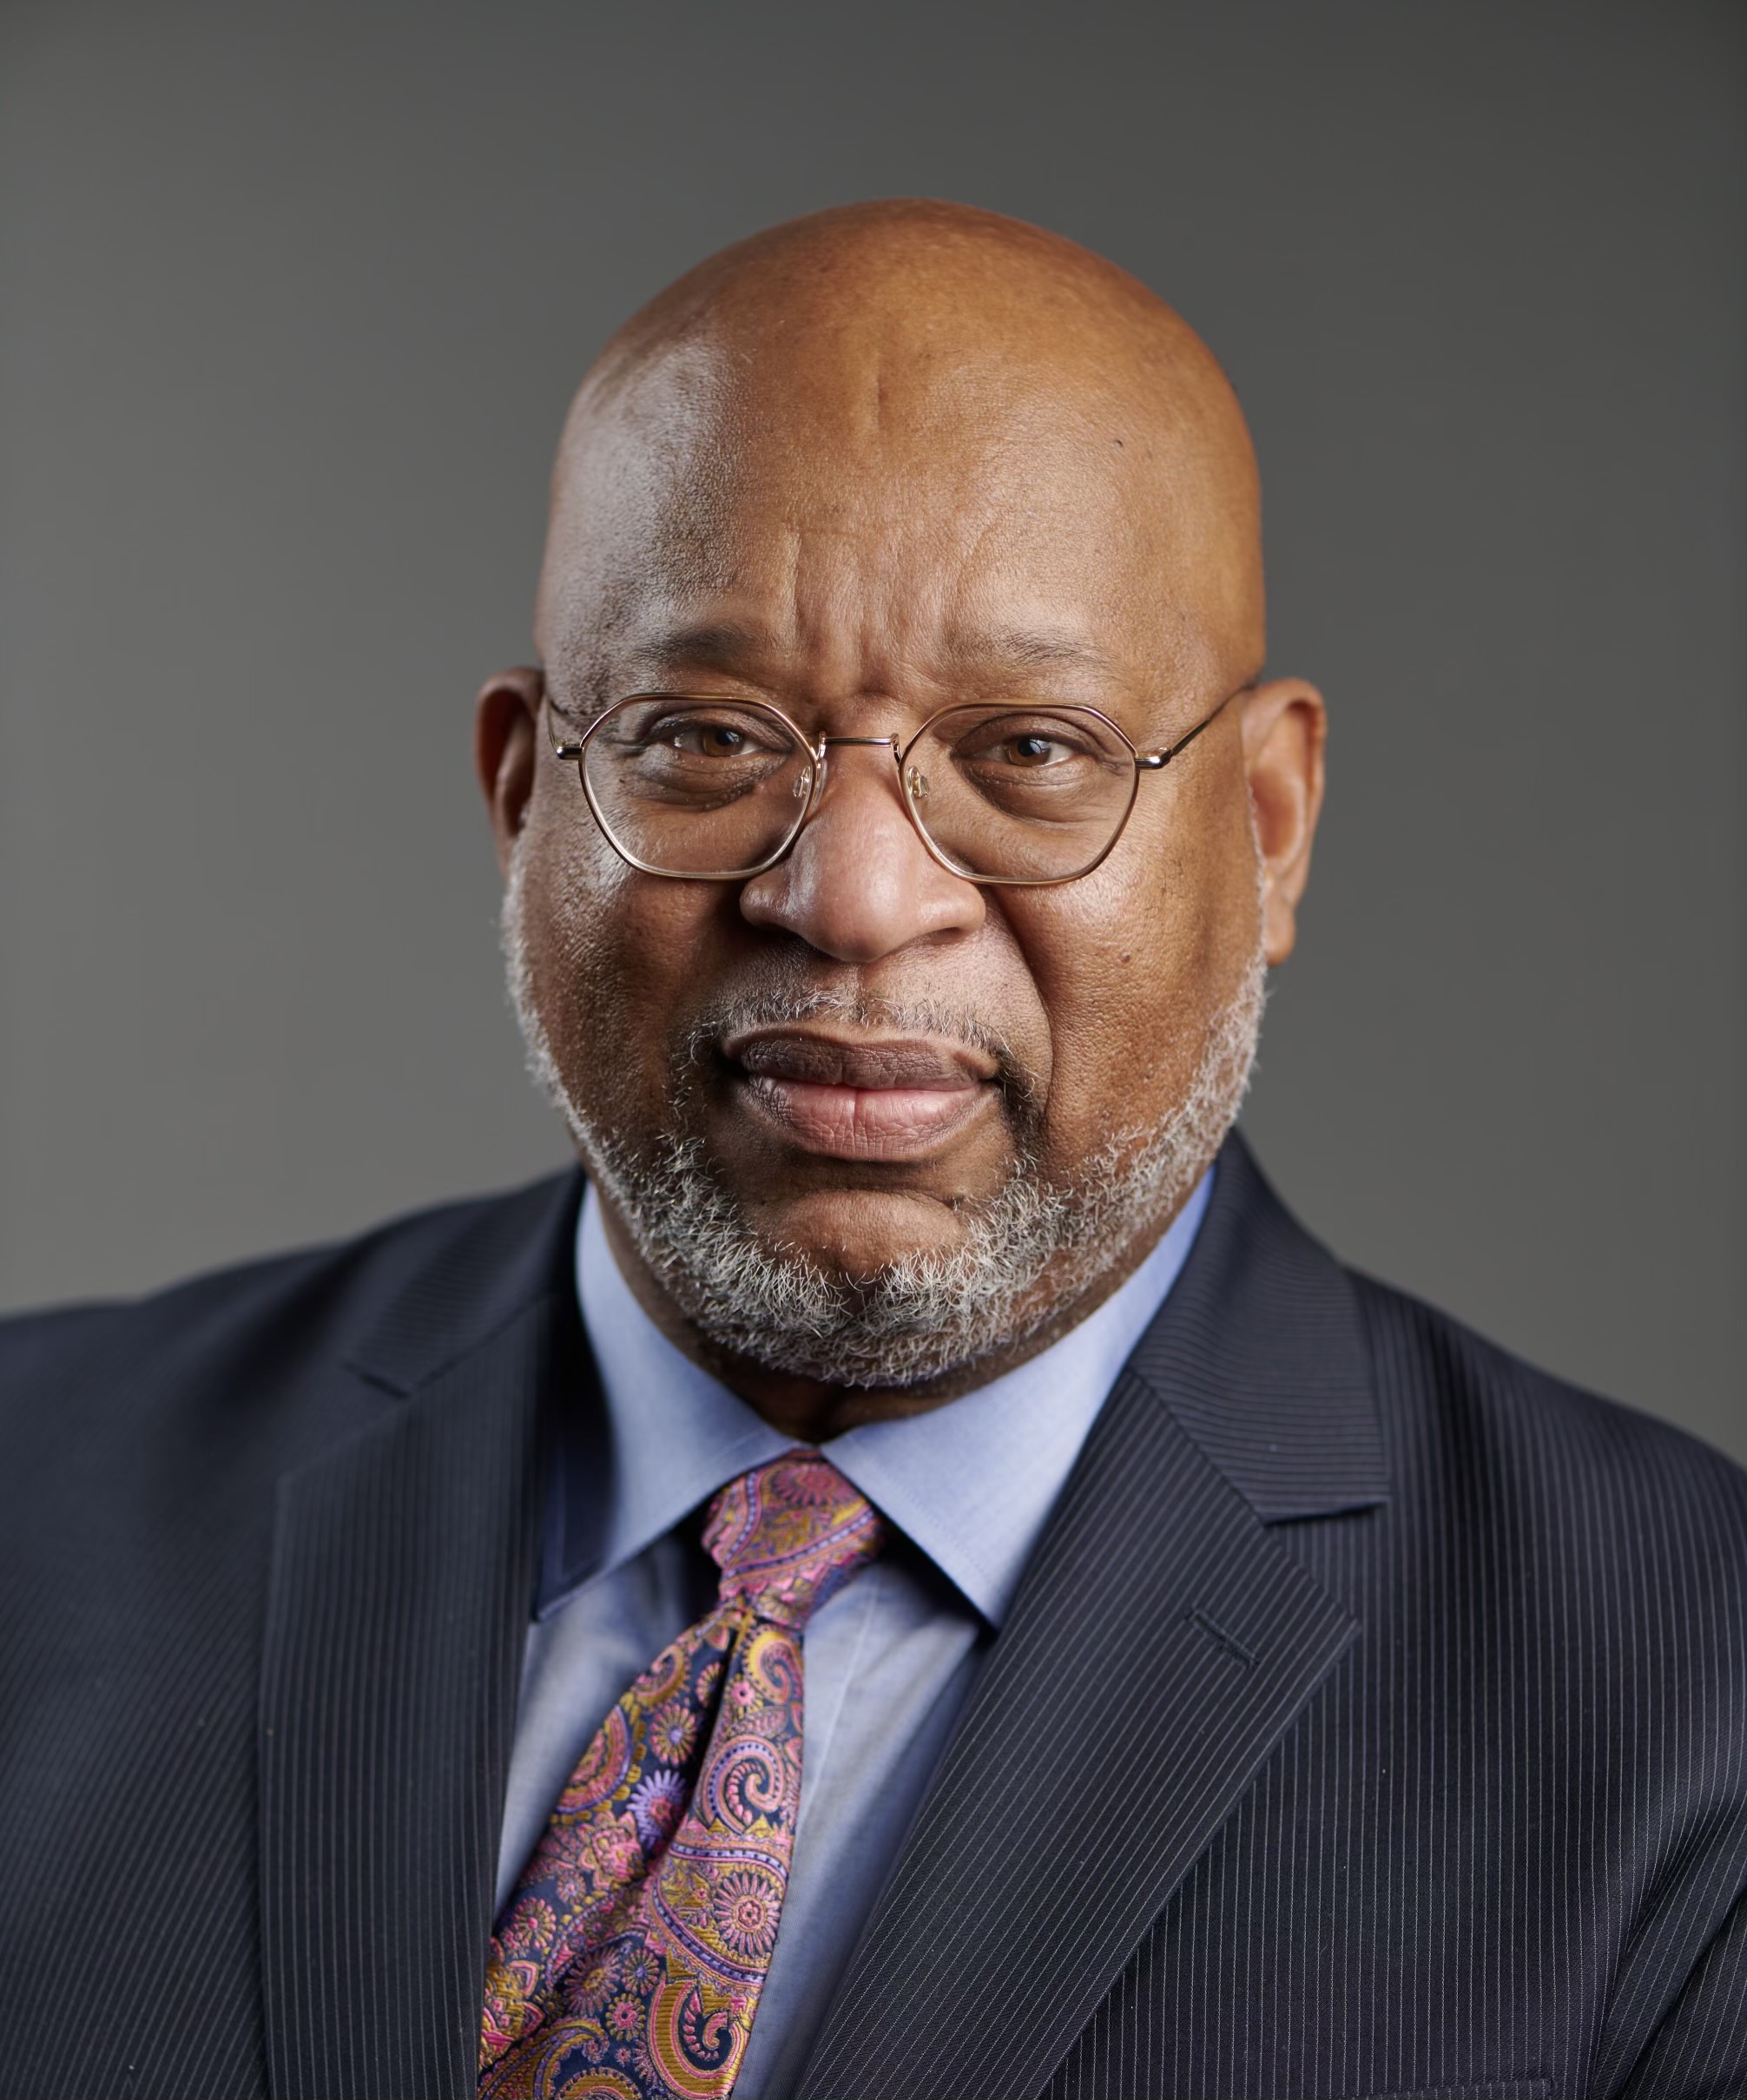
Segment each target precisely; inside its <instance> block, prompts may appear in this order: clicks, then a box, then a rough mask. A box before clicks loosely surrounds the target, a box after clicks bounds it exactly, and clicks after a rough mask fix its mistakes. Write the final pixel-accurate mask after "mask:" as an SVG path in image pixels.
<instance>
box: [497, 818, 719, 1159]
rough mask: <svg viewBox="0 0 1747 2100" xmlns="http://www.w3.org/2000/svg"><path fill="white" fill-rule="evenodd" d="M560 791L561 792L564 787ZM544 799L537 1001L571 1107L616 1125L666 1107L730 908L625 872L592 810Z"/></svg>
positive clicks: (535, 889) (536, 868)
mask: <svg viewBox="0 0 1747 2100" xmlns="http://www.w3.org/2000/svg"><path fill="white" fill-rule="evenodd" d="M561 786H562V784H561ZM579 819H580V820H578V813H577V812H574V811H571V810H570V809H569V808H568V807H567V806H565V801H564V797H563V795H562V793H557V794H551V795H548V796H545V797H541V798H537V800H536V804H535V806H534V807H533V809H532V810H531V814H530V820H529V825H528V829H527V832H526V834H525V839H524V845H523V846H522V849H521V850H522V852H523V853H525V854H526V855H527V856H528V861H527V867H526V873H525V875H524V892H523V897H524V904H523V914H524V929H525V933H526V938H527V944H528V951H529V960H530V963H531V968H532V972H533V980H534V997H535V1001H536V1004H537V1007H538V1010H539V1013H540V1017H541V1020H542V1021H543V1022H544V1025H545V1029H546V1033H547V1036H548V1037H549V1039H550V1043H551V1046H552V1052H553V1055H554V1057H556V1058H557V1064H558V1070H559V1071H560V1072H561V1074H562V1075H563V1076H564V1084H565V1087H566V1089H567V1090H568V1091H569V1092H570V1096H571V1098H572V1099H573V1100H575V1101H576V1102H577V1104H578V1105H579V1106H580V1107H581V1108H583V1109H584V1110H585V1111H587V1112H588V1113H589V1114H590V1115H591V1116H594V1117H595V1118H597V1120H600V1121H603V1122H606V1123H607V1124H608V1125H609V1126H610V1127H621V1128H622V1127H623V1126H624V1125H625V1124H627V1123H628V1122H647V1120H648V1116H649V1114H650V1113H652V1112H656V1111H658V1109H659V1107H660V1104H662V1103H664V1102H665V1100H666V1097H667V1093H668V1089H669V1073H670V1069H671V1062H672V1057H673V1051H674V1048H675V1046H676V1043H678V1042H679V1041H680V1040H681V1038H682V1036H683V1033H684V1027H685V1017H686V1013H687V1010H688V1008H689V1006H691V1005H693V1004H695V1000H696V985H697V983H698V971H699V958H700V956H701V954H702V953H705V952H708V951H709V950H710V949H711V948H712V946H715V945H717V944H718V942H719V933H718V927H719V925H720V920H721V915H722V900H721V899H720V897H719V896H718V894H717V892H715V889H714V888H713V887H712V886H711V885H709V884H706V883H682V882H663V881H660V880H657V879H655V878H653V877H650V876H647V875H639V874H638V873H637V872H636V870H635V869H633V868H630V867H628V866H626V865H625V864H624V862H623V861H622V860H621V859H619V858H618V856H617V854H616V853H614V852H613V851H612V849H611V847H610V846H608V845H607V843H606V841H605V840H604V839H603V838H602V837H601V836H600V833H598V831H597V830H596V828H595V826H594V825H593V824H592V822H590V820H589V816H588V812H587V810H586V809H585V808H584V809H583V810H582V811H581V812H580V813H579Z"/></svg>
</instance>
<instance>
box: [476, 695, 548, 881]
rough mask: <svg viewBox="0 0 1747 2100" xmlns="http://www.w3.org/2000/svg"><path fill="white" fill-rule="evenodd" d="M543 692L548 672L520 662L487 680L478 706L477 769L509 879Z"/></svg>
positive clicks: (525, 805) (530, 776) (528, 790)
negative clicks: (512, 668) (511, 668)
mask: <svg viewBox="0 0 1747 2100" xmlns="http://www.w3.org/2000/svg"><path fill="white" fill-rule="evenodd" d="M545 690H546V681H545V678H544V675H543V674H542V673H541V672H539V671H538V670H537V669H535V668H532V667H531V666H530V665H527V664H521V665H518V667H517V668H515V669H514V670H512V671H499V672H498V675H497V676H496V677H495V678H488V679H487V680H486V681H485V684H484V685H483V686H482V687H481V688H480V689H479V698H478V701H477V703H476V706H475V713H474V719H473V767H474V770H475V771H476V772H477V773H478V776H479V786H480V787H481V788H482V789H483V791H484V793H485V807H486V809H487V810H488V811H489V812H490V814H491V836H492V838H493V839H494V840H495V841H496V843H497V847H498V867H499V869H500V870H501V871H502V872H503V873H504V875H505V877H507V876H508V874H509V872H510V855H511V853H512V852H513V851H514V849H515V844H516V840H517V839H518V837H519V836H520V834H521V830H522V825H523V823H524V820H525V819H526V816H527V812H528V800H529V798H530V796H531V795H532V793H533V792H534V766H535V761H536V760H537V757H538V754H539V748H540V702H541V700H542V699H543V698H544V694H545Z"/></svg>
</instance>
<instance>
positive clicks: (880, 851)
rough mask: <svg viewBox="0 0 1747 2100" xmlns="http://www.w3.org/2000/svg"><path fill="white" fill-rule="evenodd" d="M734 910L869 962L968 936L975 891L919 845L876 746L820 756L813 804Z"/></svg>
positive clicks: (848, 958)
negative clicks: (797, 832) (821, 774)
mask: <svg viewBox="0 0 1747 2100" xmlns="http://www.w3.org/2000/svg"><path fill="white" fill-rule="evenodd" d="M740 909H741V912H742V915H743V916H744V917H745V918H747V919H748V921H749V922H750V923H751V924H752V925H755V926H775V927H780V928H781V930H782V931H783V932H788V933H795V934H798V935H799V936H800V937H801V939H802V940H804V941H805V942H806V943H807V944H808V946H809V947H811V948H816V949H817V950H818V951H819V952H820V953H821V955H828V956H830V957H831V958H833V959H834V961H837V962H841V963H875V962H878V961H879V960H880V958H881V957H882V956H887V955H892V954H895V953H896V951H898V950H899V949H900V948H906V947H908V946H909V945H911V943H912V942H913V941H919V940H926V939H929V938H932V937H933V936H936V935H939V934H948V933H968V932H972V931H973V930H974V929H975V928H976V927H978V926H979V925H981V924H982V921H983V893H982V892H981V891H980V890H979V888H978V887H977V885H976V884H975V883H973V882H966V880H965V879H964V878H963V877H962V876H959V875H954V874H953V873H952V872H950V871H949V870H948V869H946V868H943V867H942V866H940V864H939V861H938V860H936V859H934V858H933V855H932V854H931V853H929V851H928V849H927V847H926V846H924V845H923V843H922V839H921V837H920V833H918V832H917V829H916V827H915V826H914V825H913V823H912V822H911V821H910V813H909V811H908V810H907V809H906V807H905V806H904V801H903V796H902V793H901V791H900V787H899V784H898V768H897V767H896V766H895V765H893V762H892V747H891V745H890V744H887V743H880V744H877V745H876V744H868V745H867V746H865V747H860V748H858V747H853V746H852V747H848V748H834V749H832V750H831V751H829V752H828V754H827V772H826V776H825V788H824V792H823V793H822V794H821V796H820V800H819V806H818V807H817V808H816V809H815V810H814V813H813V814H812V816H811V818H810V819H809V820H808V822H807V824H806V826H804V827H803V829H802V831H801V836H800V838H798V839H796V840H795V842H794V846H793V848H792V849H791V850H790V851H789V853H788V854H787V855H786V856H785V857H784V858H783V859H781V860H780V861H779V862H778V863H777V865H776V866H775V867H774V868H767V869H766V870H765V871H764V872H763V874H761V875H755V876H753V877H752V879H750V880H749V881H748V883H746V885H744V886H743V887H742V891H741V892H740Z"/></svg>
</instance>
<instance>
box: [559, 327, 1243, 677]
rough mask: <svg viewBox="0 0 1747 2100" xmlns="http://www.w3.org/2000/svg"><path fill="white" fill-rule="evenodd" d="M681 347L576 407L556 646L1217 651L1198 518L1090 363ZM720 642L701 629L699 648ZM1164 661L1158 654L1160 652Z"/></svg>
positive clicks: (869, 346) (622, 661)
mask: <svg viewBox="0 0 1747 2100" xmlns="http://www.w3.org/2000/svg"><path fill="white" fill-rule="evenodd" d="M795 347H796V346H790V351H791V353H790V354H789V355H788V356H785V357H781V358H769V359H762V358H755V359H751V360H749V361H748V359H745V358H743V357H742V358H735V357H731V356H729V355H728V354H727V352H725V351H724V350H723V349H722V346H717V345H712V344H692V345H687V346H681V347H679V348H677V349H676V350H674V351H671V352H669V353H668V354H666V355H665V356H663V357H662V358H661V359H657V360H656V361H655V362H653V363H652V364H649V365H643V366H642V367H640V368H639V369H638V370H636V372H634V373H633V374H632V375H631V376H630V379H629V380H628V382H627V383H625V384H623V385H621V386H619V387H617V388H616V389H615V390H613V391H611V392H609V393H607V395H606V398H597V399H593V400H591V399H590V398H589V395H588V393H587V392H586V390H585V393H584V396H583V398H582V399H581V401H580V402H579V405H578V410H577V412H576V413H575V414H574V415H573V418H572V423H571V425H570V429H569V431H567V433H566V438H565V443H564V448H563V450H562V451H561V454H560V460H559V467H558V471H557V476H556V477H555V483H554V500H553V510H552V520H551V530H550V537H549V541H548V548H547V559H546V566H545V569H544V574H543V577H542V587H541V602H540V643H541V647H542V650H543V652H544V655H545V656H546V659H547V662H548V663H549V665H551V666H552V667H554V668H560V669H568V670H569V671H570V673H571V675H573V676H574V677H575V678H576V679H577V680H579V681H583V682H586V683H599V682H601V681H610V680H612V679H613V678H614V677H623V675H630V674H632V673H634V672H636V671H638V670H640V669H642V668H643V667H645V666H647V668H648V669H649V671H650V672H653V671H654V670H656V669H657V668H663V664H662V662H661V660H662V659H663V656H667V657H673V658H685V657H689V659H690V660H698V659H700V658H702V659H704V660H708V659H709V657H711V656H715V655H721V656H727V655H736V656H738V657H745V658H751V657H754V656H757V655H768V656H771V657H776V658H783V659H786V660H788V661H790V662H794V661H798V660H802V659H807V660H817V659H821V658H826V659H833V660H841V662H840V668H841V670H842V673H843V675H846V676H848V677H850V678H852V679H853V678H854V677H855V676H856V675H858V674H857V672H856V671H855V670H854V668H853V666H854V663H855V662H857V661H860V663H861V664H862V665H863V666H864V668H866V669H867V671H869V672H870V673H872V675H876V676H877V675H879V674H878V669H877V664H878V662H891V661H896V662H900V663H902V664H904V665H906V666H907V667H909V668H911V669H912V670H913V671H918V672H921V673H923V674H925V675H926V674H930V673H934V674H939V675H947V674H949V673H950V672H951V671H952V670H953V668H961V667H963V666H964V665H965V664H966V663H969V662H976V661H978V660H983V659H987V660H989V661H991V662H1002V661H1005V662H1007V663H1010V664H1013V665H1017V666H1021V667H1024V668H1033V669H1042V668H1048V669H1050V670H1051V671H1052V672H1060V673H1063V674H1069V673H1083V674H1084V675H1096V674H1097V673H1098V671H1099V670H1100V669H1101V668H1102V669H1104V670H1107V671H1109V672H1110V674H1111V675H1112V676H1115V677H1117V678H1120V676H1121V675H1122V673H1123V670H1124V667H1131V666H1132V665H1134V664H1135V663H1137V662H1142V661H1144V662H1147V663H1149V664H1150V665H1152V666H1154V667H1157V664H1158V661H1159V658H1160V656H1161V655H1162V654H1163V655H1165V656H1167V657H1169V658H1170V659H1172V660H1177V659H1180V658H1183V657H1184V656H1185V655H1194V654H1195V653H1197V648H1199V647H1200V646H1201V644H1202V642H1203V636H1202V635H1201V633H1200V629H1201V628H1202V626H1203V624H1204V622H1203V621H1201V620H1199V619H1197V617H1196V612H1197V603H1196V599H1197V571H1196V556H1197V543H1198V541H1201V540H1204V538H1205V537H1206V535H1205V533H1204V531H1203V530H1198V528H1197V520H1196V518H1195V517H1194V515H1193V513H1194V509H1195V504H1196V503H1197V499H1198V491H1197V489H1196V487H1195V485H1194V480H1195V477H1194V475H1193V473H1192V471H1191V470H1190V466H1189V464H1187V463H1186V462H1185V461H1182V460H1178V461H1176V462H1173V460H1172V459H1171V458H1170V447H1169V445H1168V444H1163V443H1162V442H1161V437H1160V433H1159V431H1158V430H1157V426H1156V418H1152V417H1150V416H1149V414H1148V413H1147V412H1146V411H1147V408H1148V406H1149V405H1147V404H1144V403H1137V402H1136V401H1134V400H1133V399H1131V398H1124V391H1123V389H1122V388H1121V387H1120V386H1119V385H1111V383H1110V382H1109V380H1108V379H1105V378H1104V377H1103V376H1101V375H1100V374H1098V372H1095V371H1090V370H1086V371H1075V370H1073V369H1071V367H1070V368H1068V369H1062V368H1061V367H1060V366H1059V365H1058V366H1054V367H1045V368H1044V369H1042V370H1039V369H1038V367H1037V366H1036V365H1035V364H1030V365H1028V364H1027V363H1025V361H1024V360H1019V359H1012V358H1007V357H1003V356H1001V355H999V354H995V353H983V354H977V353H974V352H966V351H965V350H964V349H963V347H962V346H960V347H959V350H958V351H956V352H954V353H953V354H951V355H947V354H946V353H945V352H939V354H933V355H930V354H927V353H926V351H925V352H923V353H921V354H919V353H918V351H917V349H916V346H914V345H913V344H910V343H900V344H893V342H891V341H887V340H881V339H880V338H879V337H878V335H877V334H876V333H875V332H873V331H869V332H867V333H866V334H865V335H864V336H861V337H858V338H856V339H850V340H840V341H837V342H834V343H830V344H827V345H826V346H820V347H818V348H817V349H816V350H815V352H814V354H813V355H811V356H809V355H807V354H799V355H797V354H794V349H795ZM705 643H707V644H708V645H709V646H708V648H704V647H702V646H700V645H702V644H705ZM1155 675H1156V672H1155Z"/></svg>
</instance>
